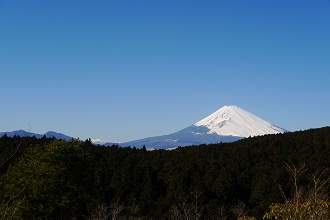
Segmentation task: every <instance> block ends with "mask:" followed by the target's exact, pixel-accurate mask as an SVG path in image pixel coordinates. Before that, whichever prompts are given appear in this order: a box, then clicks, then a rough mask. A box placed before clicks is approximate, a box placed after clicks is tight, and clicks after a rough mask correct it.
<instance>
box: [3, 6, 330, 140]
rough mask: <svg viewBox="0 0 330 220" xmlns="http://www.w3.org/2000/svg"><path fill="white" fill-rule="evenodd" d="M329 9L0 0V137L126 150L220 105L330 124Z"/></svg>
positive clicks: (287, 121) (288, 124) (286, 122)
mask: <svg viewBox="0 0 330 220" xmlns="http://www.w3.org/2000/svg"><path fill="white" fill-rule="evenodd" d="M329 11H330V2H329V1H294V0H292V1H284V0H279V1H261V0H260V1H243V0H242V1H235V0H233V1H219V0H217V1H212V0H210V1H194V0H189V1H177V0H176V1H172V0H167V1H155V0H150V1H147V0H140V1H125V0H121V1H117V0H113V1H102V0H100V1H90V0H79V1H78V0H70V1H67V0H56V1H42V0H29V1H27V0H2V1H0V77H1V86H0V92H1V97H2V100H1V103H2V104H1V108H0V131H12V130H18V129H24V130H29V129H31V132H35V133H45V132H47V131H49V130H53V131H57V132H61V133H65V134H67V135H71V136H74V137H79V138H80V139H86V138H100V139H104V140H109V141H116V142H122V141H130V140H135V139H139V138H144V137H150V136H155V135H163V134H169V133H172V132H175V131H178V130H180V129H182V128H185V127H187V126H189V125H191V124H194V123H195V122H197V121H199V120H201V119H202V118H204V117H206V116H208V115H209V114H211V113H212V112H214V111H216V110H217V109H219V108H221V107H222V106H224V105H238V106H240V107H241V108H243V109H245V110H247V111H250V112H251V113H253V114H255V115H257V116H259V117H261V118H263V119H265V120H267V121H269V122H271V123H274V124H276V125H278V126H280V127H283V128H285V129H288V130H291V131H296V130H305V129H309V128H315V127H323V126H329V125H330V115H329V113H330V26H329V24H330V13H329Z"/></svg>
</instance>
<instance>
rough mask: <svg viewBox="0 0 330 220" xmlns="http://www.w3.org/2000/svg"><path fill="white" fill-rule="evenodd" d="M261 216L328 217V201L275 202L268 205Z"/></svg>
mask: <svg viewBox="0 0 330 220" xmlns="http://www.w3.org/2000/svg"><path fill="white" fill-rule="evenodd" d="M263 218H264V219H281V220H308V219H313V220H318V219H320V220H321V219H329V218H330V202H327V201H323V200H321V201H312V200H310V201H306V202H304V203H301V204H295V203H293V202H289V201H287V202H286V203H284V204H279V203H275V204H272V205H271V206H270V211H269V212H267V213H266V214H265V215H264V217H263Z"/></svg>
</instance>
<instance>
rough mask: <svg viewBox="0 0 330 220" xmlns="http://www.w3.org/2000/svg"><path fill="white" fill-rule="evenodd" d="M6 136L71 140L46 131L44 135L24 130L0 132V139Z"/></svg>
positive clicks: (63, 135) (65, 136) (62, 135)
mask: <svg viewBox="0 0 330 220" xmlns="http://www.w3.org/2000/svg"><path fill="white" fill-rule="evenodd" d="M4 135H7V136H8V137H14V136H15V135H16V136H20V137H33V136H35V137H36V138H42V137H43V136H46V137H47V138H52V137H55V138H56V139H64V140H67V141H68V140H71V139H72V137H70V136H67V135H65V134H62V133H58V132H55V131H48V132H46V133H44V134H37V133H32V132H28V131H25V130H22V129H21V130H15V131H6V132H0V137H2V136H4Z"/></svg>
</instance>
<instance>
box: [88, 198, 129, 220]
mask: <svg viewBox="0 0 330 220" xmlns="http://www.w3.org/2000/svg"><path fill="white" fill-rule="evenodd" d="M124 209H125V207H124V205H123V204H121V203H119V201H118V200H117V201H116V202H115V203H112V204H110V205H108V204H105V203H102V204H100V205H98V206H97V208H96V209H95V210H94V212H93V213H92V215H91V218H90V219H91V220H108V219H111V220H117V219H119V218H120V214H121V212H122V211H123V210H124Z"/></svg>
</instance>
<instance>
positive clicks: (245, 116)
mask: <svg viewBox="0 0 330 220" xmlns="http://www.w3.org/2000/svg"><path fill="white" fill-rule="evenodd" d="M285 131H286V130H285V129H282V128H280V127H277V126H275V125H273V124H271V123H269V122H267V121H265V120H263V119H261V118H258V117H257V116H255V115H253V114H252V113H250V112H248V111H245V110H243V109H241V108H240V107H238V106H224V107H222V108H220V109H219V110H218V111H216V112H214V113H212V114H211V115H209V116H208V117H206V118H204V119H202V120H200V121H198V122H197V123H195V124H194V125H191V126H189V127H187V128H185V129H182V130H180V131H178V132H175V133H173V134H169V135H163V136H157V137H149V138H144V139H140V140H135V141H130V142H126V143H121V144H119V145H120V146H124V147H125V146H131V147H133V146H135V147H138V148H140V147H142V146H146V147H147V148H151V149H168V148H174V147H177V146H189V145H199V144H210V143H219V142H233V141H236V140H239V139H242V138H245V137H249V136H251V137H252V136H259V135H265V134H276V133H283V132H285Z"/></svg>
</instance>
